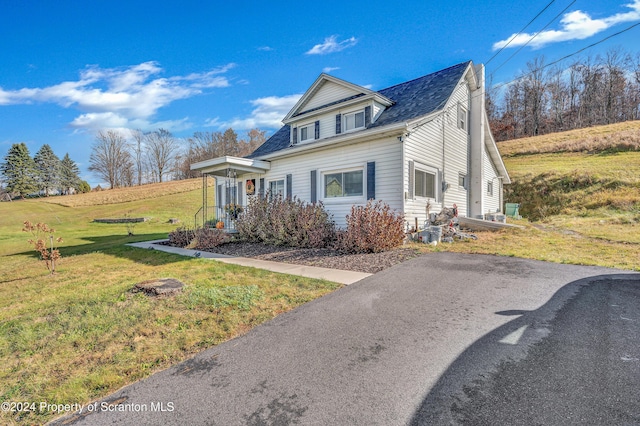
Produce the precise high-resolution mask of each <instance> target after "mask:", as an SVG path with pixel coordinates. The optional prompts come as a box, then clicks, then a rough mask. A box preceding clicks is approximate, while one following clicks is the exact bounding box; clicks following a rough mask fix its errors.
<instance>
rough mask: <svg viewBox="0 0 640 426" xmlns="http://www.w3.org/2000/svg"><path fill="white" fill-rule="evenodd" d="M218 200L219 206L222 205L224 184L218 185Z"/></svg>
mask: <svg viewBox="0 0 640 426" xmlns="http://www.w3.org/2000/svg"><path fill="white" fill-rule="evenodd" d="M216 202H217V203H218V207H222V184H219V185H218V190H217V191H216Z"/></svg>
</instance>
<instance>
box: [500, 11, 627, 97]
mask: <svg viewBox="0 0 640 426" xmlns="http://www.w3.org/2000/svg"><path fill="white" fill-rule="evenodd" d="M638 25H640V22H636V23H635V24H633V25H631V26H629V27H627V28H625V29H624V30H621V31H618V32H617V33H614V34H611V35H609V36H607V37H605V38H603V39H601V40H598V41H596V42H595V43H591V44H590V45H588V46H585V47H583V48H582V49H580V50H576V51H575V52H573V53H570V54H568V55H566V56H563V57H562V58H560V59H556V60H555V61H553V62H549V63H548V64H545V65H543V66H541V67H540V68H537V69H535V70H532V71H530V72H528V73H526V74H523V75H521V76H520V77H517V78H514V79H513V80H511V81H507V82H506V83H500V84H498V85H496V86H494V88H500V87H502V86H506V85H508V84H511V83H513V82H516V81H518V80H522V79H523V78H525V77H528V76H530V75H531V74H534V73H536V72H538V71H542V70H543V69H545V68H547V67H550V66H552V65H555V64H557V63H558V62H562V61H564V60H565V59H568V58H570V57H572V56H575V55H577V54H578V53H582V52H584V51H585V50H587V49H591V48H592V47H595V46H597V45H599V44H600V43H604V42H605V41H607V40H609V39H610V38H613V37H615V36H618V35H620V34H622V33H625V32H627V31H629V30H631V29H633V28H635V27H637V26H638Z"/></svg>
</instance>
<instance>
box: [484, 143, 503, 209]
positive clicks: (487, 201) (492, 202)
mask: <svg viewBox="0 0 640 426" xmlns="http://www.w3.org/2000/svg"><path fill="white" fill-rule="evenodd" d="M482 162H483V166H484V179H483V183H484V188H483V194H482V196H483V198H484V200H483V203H482V205H483V207H484V213H495V212H498V211H500V192H501V190H502V187H501V186H500V185H501V184H502V183H501V182H500V180H499V179H497V176H498V172H497V171H496V169H495V166H494V164H493V161H491V157H490V156H489V152H487V147H486V146H485V147H484V149H483V150H482ZM489 182H493V195H489V194H488V193H487V184H488V183H489Z"/></svg>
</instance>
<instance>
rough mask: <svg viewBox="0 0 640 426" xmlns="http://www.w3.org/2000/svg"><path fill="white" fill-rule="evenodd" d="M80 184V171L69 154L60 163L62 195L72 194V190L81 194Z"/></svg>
mask: <svg viewBox="0 0 640 426" xmlns="http://www.w3.org/2000/svg"><path fill="white" fill-rule="evenodd" d="M80 184H81V180H80V169H79V168H78V165H77V164H76V162H75V161H73V160H72V159H71V157H69V153H68V152H67V153H66V154H65V155H64V158H63V159H62V161H61V162H60V188H62V193H63V194H70V193H71V189H72V188H73V189H74V190H75V191H76V192H80Z"/></svg>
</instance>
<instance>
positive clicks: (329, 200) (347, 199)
mask: <svg viewBox="0 0 640 426" xmlns="http://www.w3.org/2000/svg"><path fill="white" fill-rule="evenodd" d="M318 172H319V174H320V176H319V177H320V179H317V182H316V184H317V185H319V186H320V188H319V189H320V192H319V195H321V196H320V197H318V199H319V200H322V202H323V203H324V204H345V203H348V204H352V203H353V202H355V201H361V200H364V199H365V198H366V196H367V173H366V164H365V165H358V166H354V167H345V168H340V169H325V170H318ZM349 172H360V173H361V174H362V193H361V195H343V196H339V197H327V187H326V184H325V179H326V176H327V175H333V174H337V173H343V174H344V173H349Z"/></svg>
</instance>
